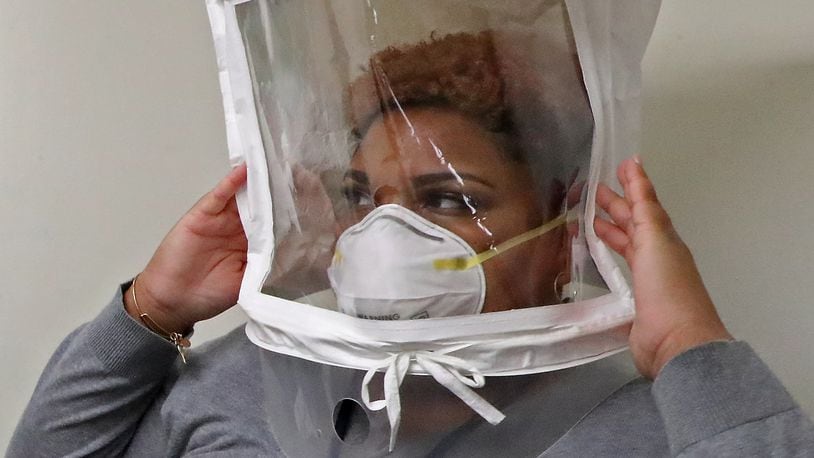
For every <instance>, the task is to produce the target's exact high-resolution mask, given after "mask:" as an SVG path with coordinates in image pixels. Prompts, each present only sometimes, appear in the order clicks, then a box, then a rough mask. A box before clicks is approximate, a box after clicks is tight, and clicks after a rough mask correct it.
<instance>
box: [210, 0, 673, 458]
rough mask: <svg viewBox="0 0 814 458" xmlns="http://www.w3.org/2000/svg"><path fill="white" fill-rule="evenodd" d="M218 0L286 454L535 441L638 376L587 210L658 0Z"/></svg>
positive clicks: (604, 170) (633, 92)
mask: <svg viewBox="0 0 814 458" xmlns="http://www.w3.org/2000/svg"><path fill="white" fill-rule="evenodd" d="M207 1H208V5H209V12H210V18H211V22H212V30H213V34H214V38H215V47H216V50H217V53H218V64H219V70H220V81H221V88H222V91H223V96H224V110H225V114H226V124H227V134H228V141H229V150H230V157H231V159H232V161H233V163H235V164H236V163H239V162H243V161H245V162H246V163H247V165H248V173H249V177H248V189H247V190H246V192H244V193H241V194H240V195H239V196H238V205H239V207H240V213H241V219H242V221H243V225H244V227H245V229H246V234H247V237H248V240H249V254H248V264H247V267H246V274H245V277H244V279H243V284H242V286H241V292H240V299H239V303H240V305H241V306H242V307H243V309H244V310H245V311H246V313H247V314H248V316H249V318H250V321H249V323H248V325H247V328H246V332H247V335H248V337H249V339H250V340H251V341H252V342H253V343H254V344H256V345H257V346H259V347H261V348H262V349H263V351H262V352H261V357H260V359H259V361H258V364H259V365H260V366H261V369H262V374H263V386H264V387H265V392H264V393H261V394H260V396H262V400H258V401H259V402H263V405H264V406H265V407H266V409H267V411H268V413H269V418H270V419H271V420H269V428H270V431H269V433H270V434H272V435H273V436H274V437H275V438H276V440H277V441H278V442H279V444H280V446H281V447H282V448H283V449H284V450H285V452H286V453H288V454H289V455H292V456H379V455H384V454H387V453H389V452H392V453H394V454H395V456H423V455H427V454H436V455H445V456H458V455H459V456H473V454H475V455H477V454H480V455H484V456H495V455H497V454H503V455H506V454H508V455H511V456H536V455H537V454H538V453H539V452H540V451H542V450H545V448H546V447H548V446H549V445H550V444H551V443H553V442H554V441H556V439H557V438H558V437H560V435H562V434H563V433H564V432H565V431H567V430H568V429H569V428H570V427H571V426H572V425H573V424H574V423H575V422H577V421H578V420H579V418H581V417H582V416H583V415H584V414H585V413H586V412H587V411H588V410H589V409H590V408H591V407H593V406H594V405H596V404H597V403H598V402H599V401H601V400H602V399H604V397H606V396H607V395H608V394H609V393H611V392H613V391H614V390H615V389H617V388H618V387H620V386H622V385H623V384H624V383H626V382H627V381H629V380H630V379H631V377H633V376H634V375H635V370H634V369H633V367H632V366H631V365H630V364H629V361H627V359H626V358H624V357H623V356H624V355H618V356H613V355H616V354H617V353H619V352H621V351H623V350H624V349H625V346H626V343H627V335H628V332H629V328H630V322H631V320H632V316H633V304H632V297H631V294H630V290H629V288H628V286H627V284H626V282H625V280H624V278H623V277H622V275H621V273H620V271H619V269H618V267H617V266H616V264H615V262H614V261H613V259H612V257H611V256H610V254H609V252H608V250H607V248H606V247H604V245H602V244H601V243H600V242H599V241H598V240H597V238H596V235H595V234H594V233H593V228H592V225H591V224H588V223H587V222H591V221H593V218H594V215H595V211H596V209H595V204H594V202H593V196H594V194H595V191H596V187H597V185H598V183H600V182H606V183H610V180H609V178H610V177H611V176H613V167H614V165H615V164H616V162H617V161H618V158H619V157H620V155H623V154H624V155H627V154H630V153H631V152H632V151H635V138H636V123H637V121H638V94H639V89H640V84H639V72H640V70H639V61H640V59H641V56H642V53H643V51H644V45H645V44H646V42H647V39H648V37H649V31H650V30H651V29H652V25H653V21H654V19H655V13H656V11H657V9H658V2H657V1H651V0H619V1H615V2H593V1H585V0H560V1H551V0H539V1H528V0H522V1H520V0H511V1H502V2H495V1H487V0H468V1H459V0H432V1H430V0H413V1H409V2H406V1H395V0H378V1H375V0H342V1H339V0H335V1H331V0H297V1H294V0H248V1H231V0H207ZM540 412H549V413H550V412H557V414H556V415H542V416H541V415H540ZM531 424H535V425H538V426H540V427H539V428H529V425H531ZM541 431H542V432H541ZM508 437H511V438H512V441H511V442H512V443H511V447H510V448H511V450H510V449H508V448H505V444H506V440H505V438H508ZM498 444H502V445H500V447H501V448H500V449H499V450H496V449H494V447H495V446H496V445H498Z"/></svg>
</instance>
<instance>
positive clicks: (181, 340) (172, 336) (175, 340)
mask: <svg viewBox="0 0 814 458" xmlns="http://www.w3.org/2000/svg"><path fill="white" fill-rule="evenodd" d="M137 280H138V275H136V278H134V279H133V287H132V288H130V290H131V291H132V292H133V305H134V306H135V307H136V312H138V317H139V319H140V320H141V322H142V323H144V326H145V327H146V328H147V329H149V330H150V331H152V332H154V333H155V334H158V335H159V336H161V337H163V338H165V339H167V340H169V341H170V343H172V344H173V345H175V349H176V350H178V354H179V355H181V361H183V362H184V364H186V363H187V357H186V349H187V348H189V346H190V345H191V344H190V342H189V337H190V336H191V335H192V330H191V329H190V330H189V331H187V332H186V333H184V334H181V333H179V332H168V331H166V330H165V329H164V328H162V327H161V326H160V325H159V324H158V323H156V322H155V321H153V319H152V318H150V315H147V314H146V313H144V312H142V311H141V307H139V305H138V300H136V281H137Z"/></svg>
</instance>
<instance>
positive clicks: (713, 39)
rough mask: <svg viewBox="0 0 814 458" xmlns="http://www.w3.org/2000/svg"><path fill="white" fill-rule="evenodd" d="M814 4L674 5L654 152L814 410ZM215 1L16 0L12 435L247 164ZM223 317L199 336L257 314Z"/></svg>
mask: <svg viewBox="0 0 814 458" xmlns="http://www.w3.org/2000/svg"><path fill="white" fill-rule="evenodd" d="M812 19H814V3H812V2H810V1H809V0H786V1H784V2H766V1H757V0H748V1H747V0H716V1H712V2H711V1H708V0H692V1H689V0H670V1H666V2H665V4H664V6H663V8H662V12H661V14H660V17H659V22H658V25H657V27H656V31H655V34H654V37H653V40H652V42H651V45H650V48H649V51H648V54H647V56H646V58H645V62H644V70H645V73H644V74H645V80H644V81H645V84H644V86H645V87H644V90H645V106H644V126H643V127H644V147H643V151H642V154H643V156H644V160H645V165H646V166H647V168H648V170H649V172H650V174H651V175H652V177H653V179H654V181H655V182H656V185H657V187H658V189H659V191H660V196H661V198H662V200H663V202H664V204H665V205H666V207H667V208H668V210H669V211H670V212H671V214H672V216H673V219H674V221H675V224H676V226H677V227H678V229H679V231H680V233H681V234H682V235H683V237H684V238H685V240H686V241H687V242H688V244H689V245H690V246H691V247H692V248H693V250H694V252H695V255H696V259H697V261H698V264H699V266H700V269H701V271H702V273H703V275H704V278H705V280H706V282H707V285H708V287H709V288H710V290H711V293H712V296H713V298H714V299H715V301H716V303H717V304H718V307H719V310H720V312H721V314H722V315H723V317H724V320H725V321H726V322H727V324H728V325H729V327H730V329H731V331H732V332H733V334H735V335H736V336H738V337H739V338H742V339H745V340H747V341H749V342H750V343H751V344H752V345H753V346H754V347H755V348H756V349H757V351H758V353H759V354H760V355H762V356H763V358H764V359H765V360H766V361H767V362H768V363H769V365H770V366H771V367H772V368H773V369H774V370H775V371H776V373H777V374H778V375H779V376H780V378H781V379H782V380H783V382H785V384H786V385H787V386H788V388H789V389H790V390H791V392H792V393H793V394H794V395H795V397H796V398H797V400H798V401H799V402H801V403H802V405H803V406H804V407H805V408H806V410H807V411H808V412H814V384H811V383H810V379H811V376H812V374H814V358H812V357H811V354H810V352H809V351H807V350H809V347H810V346H811V345H812V343H814V310H812V306H814V300H812V297H813V296H814V284H813V282H812V281H811V271H812V268H814V260H812V259H811V254H814V232H812V226H814V225H812V223H814V209H812V204H811V202H812V201H814V186H813V185H812V179H811V177H812V175H813V174H814V155H812V154H811V151H812V147H811V144H812V143H814V128H812V119H814V44H812V43H814V27H811V24H812ZM226 158H227V154H226V143H225V133H224V126H223V119H222V109H221V99H220V92H219V88H218V84H217V72H216V67H215V58H214V55H213V49H212V44H211V39H210V34H209V25H208V22H207V18H206V13H205V8H204V5H203V2H202V1H198V2H191V1H178V0H176V1H158V0H153V1H138V2H111V1H109V0H82V1H79V0H65V1H60V2H46V1H42V0H40V1H31V0H0V215H1V216H0V218H2V219H1V220H0V221H1V222H0V368H1V369H0V406H2V411H3V413H2V414H0V450H3V449H5V445H6V444H7V442H8V440H9V438H10V435H11V433H12V431H13V428H14V425H15V424H16V422H17V420H18V418H19V415H20V414H21V412H22V410H23V408H24V406H25V404H26V402H27V400H28V398H29V397H30V395H31V392H32V390H33V388H34V385H35V383H36V380H37V377H38V375H39V373H40V371H41V370H42V368H43V366H44V365H45V363H46V361H47V359H48V357H49V356H50V354H51V352H52V351H53V350H54V348H55V347H56V346H57V344H58V343H59V341H60V340H61V339H62V338H63V337H64V336H65V335H66V334H67V333H68V332H70V331H71V330H72V329H73V328H75V327H76V326H77V325H79V324H80V323H82V322H84V321H87V320H89V319H91V318H92V317H93V316H94V315H95V314H96V313H97V312H98V311H99V309H100V308H101V307H102V306H104V305H105V304H106V303H107V301H108V299H109V298H110V296H111V295H112V294H113V292H114V289H115V288H116V285H117V284H118V283H119V282H121V281H123V280H126V279H128V278H129V277H131V276H132V275H133V274H135V273H136V272H138V271H139V270H140V269H141V268H142V267H143V266H144V264H145V263H146V261H147V260H148V259H149V257H150V255H151V254H152V251H153V250H154V248H155V246H156V245H157V244H158V242H159V241H160V240H161V238H162V236H163V235H164V234H165V233H166V232H167V231H168V230H169V229H170V227H172V225H173V223H174V222H175V221H176V219H177V218H178V217H179V216H180V215H181V214H183V213H184V211H185V210H186V209H188V208H189V207H190V206H191V205H192V204H193V203H194V202H195V201H196V200H197V198H198V197H199V196H200V195H201V194H203V193H204V192H205V191H207V190H208V189H209V188H210V187H211V186H212V185H213V184H214V183H215V182H216V181H217V180H218V178H219V177H220V176H222V175H223V174H224V173H225V172H226V171H227V169H228V165H227V159H226ZM241 319H242V317H241V314H240V313H239V311H237V310H233V311H231V312H229V313H227V314H226V316H224V317H221V318H218V319H216V320H213V321H212V322H209V323H204V324H201V325H199V326H198V328H197V337H196V340H197V341H198V342H200V341H201V340H202V339H205V338H210V337H211V336H214V335H217V334H219V333H221V332H223V331H224V330H226V329H230V328H232V327H233V326H235V325H237V324H238V323H239V322H240V321H241Z"/></svg>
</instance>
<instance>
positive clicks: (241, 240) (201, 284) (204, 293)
mask: <svg viewBox="0 0 814 458" xmlns="http://www.w3.org/2000/svg"><path fill="white" fill-rule="evenodd" d="M245 182H246V166H245V165H241V166H238V167H236V168H235V169H234V170H232V171H231V172H230V173H229V174H228V175H227V176H226V177H225V178H224V179H223V180H221V181H220V183H218V185H217V186H215V188H214V189H213V190H212V191H210V192H209V193H207V194H206V195H205V196H203V197H202V198H201V199H200V200H199V201H198V203H196V204H195V206H193V207H192V209H190V210H189V211H188V212H187V213H186V214H185V215H184V216H183V217H182V218H181V220H180V221H178V223H177V224H176V225H175V226H174V227H173V228H172V230H170V232H169V233H168V234H167V236H166V237H165V238H164V240H163V241H162V242H161V244H160V245H159V247H158V249H157V250H156V252H155V254H153V257H152V259H150V262H149V263H148V264H147V267H146V268H145V269H144V271H143V272H142V273H141V274H139V276H138V281H137V282H135V283H134V285H135V287H136V288H137V290H136V295H137V297H138V305H139V308H140V309H141V311H142V312H143V313H146V314H147V315H149V316H150V318H151V319H152V320H153V321H154V322H156V323H157V324H158V325H160V326H161V327H162V328H164V329H165V330H167V331H170V332H179V333H183V332H185V331H187V330H189V329H190V328H191V327H192V326H193V325H194V324H195V323H196V322H198V321H202V320H206V319H208V318H212V317H214V316H215V315H218V314H220V313H221V312H224V311H226V310H227V309H228V308H230V307H231V306H233V305H234V304H235V303H236V302H237V297H238V292H239V291H240V282H241V280H242V279H243V272H244V271H245V268H246V250H247V241H246V235H245V233H244V232H243V226H242V224H241V222H240V217H239V215H238V211H237V202H236V200H235V194H236V193H237V191H238V190H239V189H240V188H241V187H242V186H243V185H244V183H245ZM132 288H133V286H131V289H132ZM124 300H125V307H126V309H127V311H128V313H130V315H131V316H133V317H135V318H138V313H137V312H136V310H135V304H133V295H132V291H131V290H128V291H127V292H126V294H125V296H124Z"/></svg>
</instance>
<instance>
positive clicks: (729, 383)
mask: <svg viewBox="0 0 814 458" xmlns="http://www.w3.org/2000/svg"><path fill="white" fill-rule="evenodd" d="M652 390H653V396H654V398H655V400H656V405H657V407H658V410H659V413H660V414H661V417H662V419H663V421H664V425H665V428H666V431H667V438H668V441H669V444H670V452H671V454H672V455H673V456H687V457H690V456H721V457H723V456H811V455H809V454H814V426H812V423H811V420H810V419H809V418H808V417H807V416H806V414H805V413H803V411H802V410H801V409H800V407H799V406H798V405H797V404H796V403H795V402H794V400H793V399H792V398H791V396H790V395H789V393H788V392H787V391H786V390H785V388H784V387H783V385H782V384H781V383H780V381H779V380H778V379H777V378H776V377H775V376H774V374H772V372H771V371H770V370H769V368H768V367H767V366H766V365H765V364H764V363H763V362H762V361H761V360H760V359H759V358H758V356H757V355H756V354H755V352H754V351H753V350H752V349H751V348H750V347H749V345H747V344H746V343H745V342H714V343H710V344H706V345H702V346H700V347H697V348H694V349H691V350H689V351H687V352H685V353H683V354H681V355H679V356H677V357H676V358H674V359H673V360H671V361H670V362H669V363H667V365H666V366H665V367H664V368H663V369H662V371H661V373H660V374H659V376H658V377H657V378H656V381H655V383H654V384H653V388H652Z"/></svg>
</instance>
